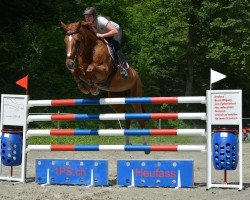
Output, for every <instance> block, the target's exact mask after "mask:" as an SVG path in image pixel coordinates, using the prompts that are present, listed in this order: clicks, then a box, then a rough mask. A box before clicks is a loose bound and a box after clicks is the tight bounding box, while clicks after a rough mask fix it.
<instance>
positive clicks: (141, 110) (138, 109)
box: [132, 104, 147, 145]
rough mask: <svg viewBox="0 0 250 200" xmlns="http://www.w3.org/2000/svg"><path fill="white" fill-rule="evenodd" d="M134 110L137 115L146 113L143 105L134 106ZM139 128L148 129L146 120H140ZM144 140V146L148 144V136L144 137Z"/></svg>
mask: <svg viewBox="0 0 250 200" xmlns="http://www.w3.org/2000/svg"><path fill="white" fill-rule="evenodd" d="M132 106H133V109H134V111H135V112H136V113H144V112H145V110H144V108H143V105H141V104H133V105H132ZM138 123H139V126H140V128H141V129H145V127H146V120H138ZM142 139H143V144H144V145H146V144H147V139H146V136H142Z"/></svg>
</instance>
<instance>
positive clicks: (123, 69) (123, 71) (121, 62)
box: [114, 40, 128, 78]
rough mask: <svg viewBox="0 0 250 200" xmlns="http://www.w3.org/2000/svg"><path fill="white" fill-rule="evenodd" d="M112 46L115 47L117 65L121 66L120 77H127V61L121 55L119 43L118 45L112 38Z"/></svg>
mask: <svg viewBox="0 0 250 200" xmlns="http://www.w3.org/2000/svg"><path fill="white" fill-rule="evenodd" d="M114 47H115V52H116V56H117V61H118V65H119V66H120V67H121V76H122V78H127V77H128V71H127V70H128V63H127V61H126V59H125V57H124V56H123V53H122V49H121V45H120V43H119V41H117V40H114Z"/></svg>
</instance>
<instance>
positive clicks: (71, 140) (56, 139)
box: [27, 136, 206, 145]
mask: <svg viewBox="0 0 250 200" xmlns="http://www.w3.org/2000/svg"><path fill="white" fill-rule="evenodd" d="M146 138H147V143H148V144H189V143H190V144H200V143H205V142H206V138H205V137H188V136H148V137H146ZM130 142H131V143H132V144H142V137H141V136H131V137H130ZM27 143H28V144H102V145H103V144H107V145H108V144H109V145H115V144H117V145H118V144H124V143H125V137H123V136H116V137H111V136H103V137H100V136H45V137H41V136H39V137H38V136H36V137H31V138H28V140H27Z"/></svg>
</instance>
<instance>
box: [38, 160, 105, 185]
mask: <svg viewBox="0 0 250 200" xmlns="http://www.w3.org/2000/svg"><path fill="white" fill-rule="evenodd" d="M36 183H38V184H50V185H93V186H107V185H108V161H107V160H67V159H36Z"/></svg>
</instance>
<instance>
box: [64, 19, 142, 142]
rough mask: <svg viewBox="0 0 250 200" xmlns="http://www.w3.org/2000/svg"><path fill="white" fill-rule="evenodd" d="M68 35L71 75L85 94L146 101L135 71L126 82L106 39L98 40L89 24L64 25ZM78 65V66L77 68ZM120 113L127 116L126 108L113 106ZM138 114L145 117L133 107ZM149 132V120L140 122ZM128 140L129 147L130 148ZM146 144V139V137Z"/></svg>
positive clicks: (126, 126)
mask: <svg viewBox="0 0 250 200" xmlns="http://www.w3.org/2000/svg"><path fill="white" fill-rule="evenodd" d="M61 25H62V27H63V29H64V30H65V32H66V35H65V38H64V42H65V44H66V54H67V57H66V66H67V68H68V69H69V70H70V71H71V73H72V75H73V77H74V79H75V81H76V83H77V85H78V88H79V89H80V90H81V91H82V92H83V93H84V94H88V93H91V94H92V95H97V94H98V93H99V90H104V91H107V92H108V97H110V98H111V97H142V96H143V89H142V82H141V79H140V77H139V75H138V74H137V72H136V71H135V70H134V69H133V68H131V67H130V68H129V69H128V74H129V77H128V78H126V79H122V78H121V75H120V67H117V64H116V62H115V61H114V60H113V58H112V57H111V55H110V53H109V51H108V47H107V44H106V42H105V40H104V39H102V38H97V36H96V33H95V32H94V30H93V28H92V27H91V26H90V25H89V24H88V23H86V22H83V21H78V22H74V23H70V24H67V25H66V24H64V23H63V22H61ZM77 63H78V65H77ZM110 106H111V108H112V109H113V110H114V111H115V112H117V113H126V108H125V105H110ZM132 107H133V109H134V111H135V112H137V113H144V112H145V110H144V108H143V105H141V104H133V105H132ZM138 122H139V125H140V127H141V128H142V129H143V128H145V120H139V121H138ZM130 124H131V121H129V120H126V121H125V128H126V129H129V128H130ZM129 143H130V142H129V137H126V144H129ZM143 143H144V144H146V143H147V142H146V138H145V136H143Z"/></svg>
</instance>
